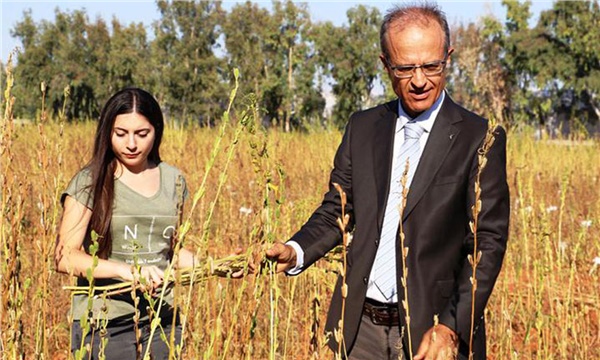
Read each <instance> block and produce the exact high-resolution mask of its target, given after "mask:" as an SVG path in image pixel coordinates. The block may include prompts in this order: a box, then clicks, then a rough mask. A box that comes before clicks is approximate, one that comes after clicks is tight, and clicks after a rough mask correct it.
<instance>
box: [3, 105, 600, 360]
mask: <svg viewBox="0 0 600 360" xmlns="http://www.w3.org/2000/svg"><path fill="white" fill-rule="evenodd" d="M17 101H18V100H17ZM9 119H10V116H9V117H8V118H6V117H5V118H3V122H2V137H1V138H2V139H3V140H2V149H1V150H2V151H1V152H0V155H1V163H0V166H1V167H2V171H1V176H2V178H1V179H2V182H1V186H2V193H1V196H2V197H1V198H0V200H1V202H2V211H3V213H2V217H1V218H0V220H1V224H0V230H1V234H0V235H1V237H0V249H1V250H2V261H1V262H0V266H1V268H0V280H1V281H0V283H1V284H2V286H3V287H2V289H0V290H2V292H3V294H2V298H3V303H2V309H1V312H0V315H2V316H1V317H0V318H1V328H0V330H1V332H0V353H1V354H2V355H1V357H2V358H3V359H4V358H5V359H20V358H26V359H39V358H43V359H64V358H67V357H68V355H69V351H68V344H69V327H68V322H67V316H66V313H67V309H68V306H69V292H68V291H66V290H62V287H63V286H64V285H69V284H71V283H72V279H70V278H69V277H67V276H65V275H61V274H57V273H56V272H54V270H53V269H52V266H51V265H50V264H51V263H52V254H51V252H52V251H51V250H52V247H53V245H54V241H55V239H54V238H55V231H54V230H55V228H56V225H57V223H58V215H59V214H60V206H59V204H58V202H57V200H58V196H59V194H60V191H62V189H64V188H65V186H66V184H67V182H68V180H69V179H70V177H71V176H72V175H73V174H74V173H75V172H76V171H77V169H79V168H80V167H81V166H82V165H83V164H84V163H85V162H86V161H87V159H88V158H89V156H90V153H89V152H90V147H91V139H92V138H93V132H94V130H95V129H94V124H92V123H80V124H61V123H60V121H59V119H56V120H52V121H45V122H40V121H37V122H35V123H34V124H24V125H15V126H14V128H13V129H12V131H9V128H8V125H10V126H12V124H10V121H8V120H9ZM236 128H237V127H236V126H235V122H232V125H231V126H229V127H227V128H226V129H225V130H224V133H223V134H222V135H220V133H219V130H218V129H200V128H185V129H177V128H175V127H173V126H169V127H168V129H167V130H166V133H165V138H164V142H163V147H162V157H163V158H164V159H165V160H166V161H167V162H169V163H171V164H173V165H175V166H178V167H179V168H180V169H182V171H183V172H184V174H185V175H186V179H187V181H188V185H189V187H190V190H191V193H192V194H194V192H195V191H197V190H198V189H199V188H200V187H201V184H202V182H203V179H204V177H205V174H206V173H207V168H206V166H207V163H208V162H209V161H210V156H211V155H210V154H211V151H212V149H213V147H214V144H215V139H217V138H219V136H222V144H223V147H222V150H221V151H220V152H219V153H218V154H217V155H216V158H215V160H214V165H213V169H212V170H211V172H210V174H209V176H207V177H206V179H207V180H206V192H205V193H204V194H203V195H202V197H201V198H199V200H198V203H197V206H196V208H195V209H193V211H192V208H191V206H188V208H187V209H184V217H188V216H189V218H190V225H191V227H190V231H189V232H188V233H187V235H186V237H185V239H184V246H186V247H188V248H191V249H194V250H197V251H198V252H199V253H200V254H201V255H202V256H204V257H208V256H212V257H213V258H220V257H225V256H227V255H229V254H230V253H231V252H232V250H233V249H234V248H236V247H239V246H241V247H244V248H248V249H253V250H254V251H255V254H257V253H260V250H261V249H262V248H263V247H264V246H268V244H269V243H271V242H273V241H275V240H286V239H287V238H288V237H289V236H290V235H291V234H292V233H293V232H294V231H295V230H296V229H298V228H299V227H300V225H301V224H302V222H303V221H305V220H306V219H307V218H308V216H309V215H310V213H311V212H312V211H313V210H314V208H315V207H316V206H317V205H318V203H319V201H320V199H321V196H322V194H323V193H324V192H325V190H326V185H327V184H326V179H327V178H328V175H329V171H330V167H331V161H332V158H333V154H334V151H335V148H336V146H337V144H338V142H339V140H340V138H341V133H339V132H335V131H334V132H326V131H323V132H316V133H312V134H302V133H295V134H286V133H281V132H276V131H271V132H262V131H261V130H257V129H254V128H252V127H246V128H245V129H244V131H243V132H242V133H240V134H238V135H237V136H238V140H237V141H234V137H235V136H236V135H235V129H236ZM531 139H532V137H531V136H529V134H509V142H508V156H509V176H510V177H509V185H510V188H511V197H512V212H511V216H512V219H511V220H512V221H511V237H510V240H509V249H508V253H507V257H506V260H505V263H504V268H503V271H502V273H501V275H500V279H499V283H498V285H497V287H496V290H495V292H494V294H493V296H492V300H491V304H490V306H488V311H487V313H486V315H487V318H488V328H487V332H488V335H489V336H488V347H489V358H490V359H513V358H515V359H517V358H518V359H598V358H600V346H599V345H600V328H599V325H598V324H599V319H598V316H599V310H600V309H599V307H600V285H599V284H600V281H599V277H600V267H599V268H596V267H594V261H600V259H599V258H600V242H599V241H598V238H600V191H598V189H600V181H599V176H600V145H599V144H598V142H593V143H591V144H590V143H589V142H588V143H586V145H585V146H582V145H580V144H579V143H577V142H573V143H569V144H567V145H565V144H557V143H552V142H535V141H533V140H531ZM234 144H236V149H235V151H232V152H228V149H230V148H231V147H232V146H233V145H234ZM228 156H230V157H231V158H230V159H229V160H228ZM227 161H231V163H230V165H229V167H228V168H227V169H226V168H225V164H226V163H227ZM220 184H222V187H220ZM219 189H220V190H219ZM219 191H220V192H219ZM213 206H214V210H211V209H212V208H213ZM190 211H192V212H191V213H190ZM211 211H212V212H211ZM209 213H210V214H212V215H209ZM209 216H210V218H209V221H208V222H207V218H208V217H209ZM205 228H206V230H207V233H206V234H207V237H206V240H203V236H204V235H203V229H205ZM11 251H13V252H11ZM12 256H17V257H18V258H17V259H14V258H12ZM594 259H597V260H594ZM15 261H17V262H18V264H15ZM336 268H337V265H336V264H331V263H330V262H327V261H320V262H319V263H318V264H316V265H315V266H314V267H312V268H311V269H309V270H308V271H307V272H306V273H304V274H302V275H301V276H299V277H295V278H288V277H285V276H275V275H274V274H273V272H272V270H270V269H269V268H265V269H264V271H263V272H261V273H259V274H258V275H256V276H250V277H247V278H245V279H244V280H228V279H223V278H216V277H210V278H208V279H207V280H205V281H202V282H199V283H196V284H195V285H194V286H192V287H180V288H179V290H178V291H179V297H178V299H179V302H180V308H181V309H182V311H183V314H184V316H185V321H186V329H185V333H184V335H185V339H186V343H185V350H184V353H183V358H185V359H267V358H269V359H309V358H317V359H318V358H331V357H332V354H331V353H328V352H327V351H326V350H325V348H323V344H324V342H325V338H324V336H323V334H322V333H323V329H322V325H321V324H323V323H324V319H325V315H326V310H327V308H328V301H329V298H330V295H331V291H332V287H333V284H334V281H335V278H336V275H335V273H334V271H335V269H336ZM9 294H10V297H9V296H8V295H9ZM348 296H352V293H351V291H350V293H349V294H348ZM19 324H21V326H19ZM19 329H22V332H21V333H19V332H18V330H19Z"/></svg>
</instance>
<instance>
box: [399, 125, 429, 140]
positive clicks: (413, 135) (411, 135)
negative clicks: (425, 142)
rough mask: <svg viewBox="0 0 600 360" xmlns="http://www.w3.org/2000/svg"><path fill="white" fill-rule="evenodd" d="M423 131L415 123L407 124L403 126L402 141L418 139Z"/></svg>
mask: <svg viewBox="0 0 600 360" xmlns="http://www.w3.org/2000/svg"><path fill="white" fill-rule="evenodd" d="M424 132H425V129H424V128H423V127H422V126H421V125H419V124H417V123H416V122H408V123H406V124H405V125H404V140H408V139H419V138H420V137H421V135H423V133H424Z"/></svg>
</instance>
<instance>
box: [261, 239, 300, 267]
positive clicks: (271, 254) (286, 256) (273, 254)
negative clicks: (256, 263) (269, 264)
mask: <svg viewBox="0 0 600 360" xmlns="http://www.w3.org/2000/svg"><path fill="white" fill-rule="evenodd" d="M266 255H267V258H269V259H270V260H273V261H276V262H277V272H278V273H280V272H284V271H286V270H288V269H291V268H293V267H294V266H296V251H295V250H294V248H293V247H291V246H289V245H286V244H283V243H280V242H277V243H275V244H273V246H272V247H271V248H270V249H268V250H267V251H266Z"/></svg>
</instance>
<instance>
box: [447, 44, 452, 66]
mask: <svg viewBox="0 0 600 360" xmlns="http://www.w3.org/2000/svg"><path fill="white" fill-rule="evenodd" d="M453 52H454V48H450V49H448V54H447V55H446V66H447V65H448V64H450V55H452V53H453Z"/></svg>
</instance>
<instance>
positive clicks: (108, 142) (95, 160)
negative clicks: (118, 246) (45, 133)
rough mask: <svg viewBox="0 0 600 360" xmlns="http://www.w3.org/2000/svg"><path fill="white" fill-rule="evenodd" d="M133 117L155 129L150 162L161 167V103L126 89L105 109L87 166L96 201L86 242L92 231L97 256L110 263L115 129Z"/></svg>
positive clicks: (135, 90)
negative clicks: (119, 118)
mask: <svg viewBox="0 0 600 360" xmlns="http://www.w3.org/2000/svg"><path fill="white" fill-rule="evenodd" d="M131 113H137V114H140V115H143V116H144V117H145V118H146V119H148V121H149V122H150V124H152V126H153V127H154V134H155V135H154V136H155V137H154V144H153V146H152V150H151V151H150V154H149V155H148V161H151V162H153V163H155V164H159V163H160V154H159V147H160V142H161V139H162V135H163V130H164V119H163V114H162V111H161V110H160V106H159V105H158V102H157V101H156V100H155V99H154V97H153V96H152V95H151V94H150V93H148V92H147V91H145V90H142V89H138V88H126V89H123V90H121V91H119V92H117V93H116V94H114V95H113V96H112V97H111V98H110V99H109V100H108V101H107V102H106V104H105V105H104V107H103V108H102V112H101V113H100V119H99V121H98V127H97V128H96V137H95V140H94V153H93V155H92V159H91V160H90V162H89V163H88V164H87V166H86V167H87V168H88V170H89V171H90V174H91V178H92V182H91V185H90V187H91V189H90V190H91V193H92V195H93V199H94V203H93V205H92V217H91V220H90V224H89V226H88V231H87V236H86V242H87V244H90V240H91V232H92V230H93V231H94V232H96V233H97V234H98V235H99V237H98V245H99V248H98V252H97V255H98V257H100V258H101V259H107V258H108V256H109V255H110V253H111V251H112V237H111V235H110V226H111V219H112V207H113V202H114V195H115V192H114V188H115V179H114V174H115V169H116V166H117V162H118V159H117V158H116V156H115V153H114V152H113V150H112V132H113V127H114V124H115V119H116V118H117V116H118V115H121V114H131Z"/></svg>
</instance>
